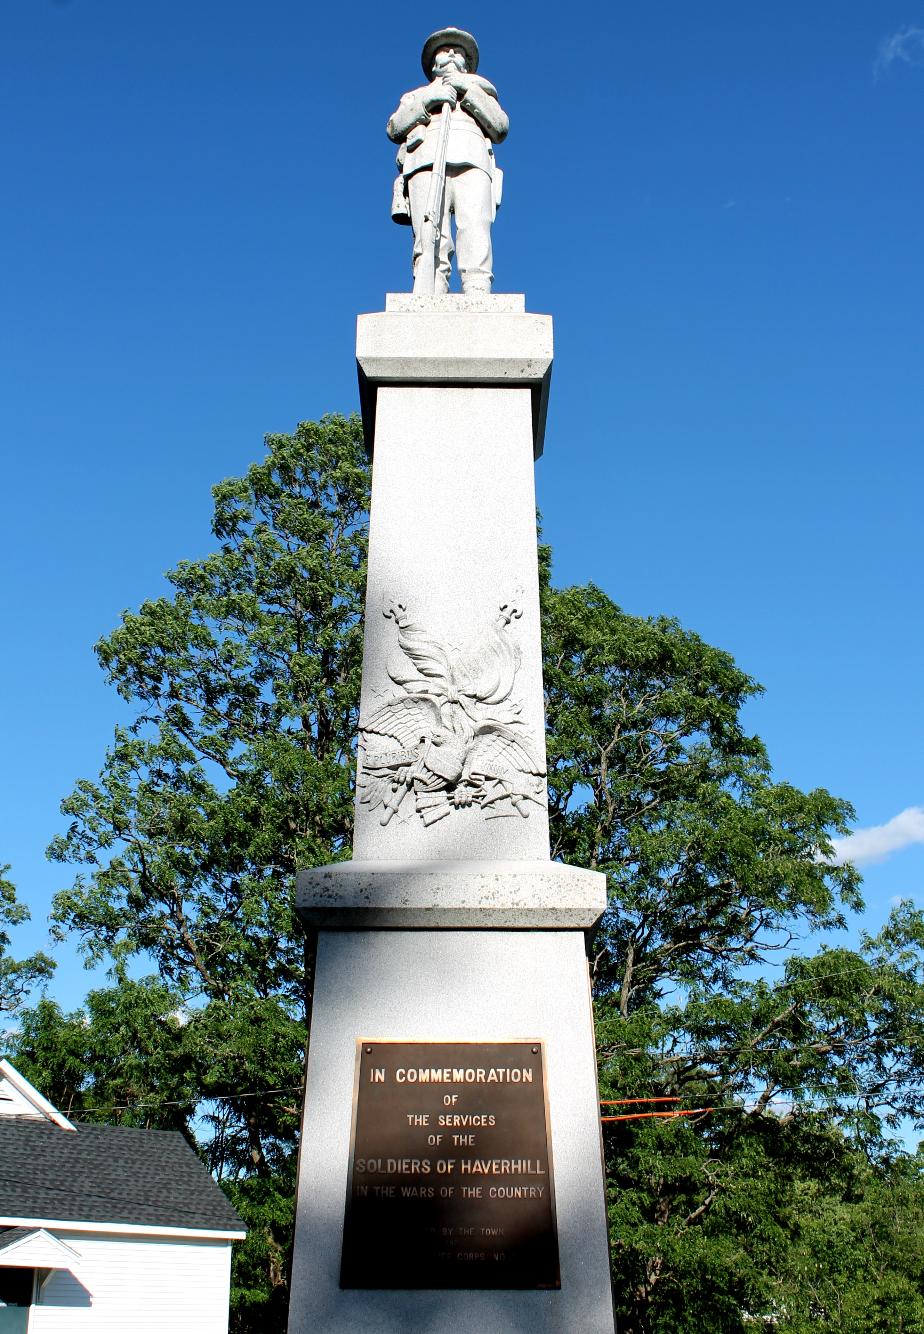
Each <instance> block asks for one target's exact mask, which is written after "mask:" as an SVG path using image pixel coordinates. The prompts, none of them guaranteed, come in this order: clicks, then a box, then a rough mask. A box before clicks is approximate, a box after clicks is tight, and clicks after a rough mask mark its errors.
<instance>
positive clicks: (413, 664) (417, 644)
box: [358, 601, 545, 825]
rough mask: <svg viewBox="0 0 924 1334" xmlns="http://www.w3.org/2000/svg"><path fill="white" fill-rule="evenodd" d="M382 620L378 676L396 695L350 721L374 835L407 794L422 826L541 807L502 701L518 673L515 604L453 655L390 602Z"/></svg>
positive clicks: (521, 736) (525, 733) (536, 764)
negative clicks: (384, 639) (385, 630)
mask: <svg viewBox="0 0 924 1334" xmlns="http://www.w3.org/2000/svg"><path fill="white" fill-rule="evenodd" d="M383 615H384V616H386V617H387V618H389V619H390V620H393V621H394V622H395V625H396V627H397V631H398V635H397V640H398V650H399V651H398V652H396V653H395V654H394V655H393V656H392V657H391V658H390V659H389V661H388V663H387V671H388V675H389V676H390V677H391V679H392V681H393V682H394V684H395V685H396V686H398V687H400V690H401V693H399V694H396V695H393V696H392V697H391V698H390V699H389V700H387V701H386V702H385V703H384V704H382V705H380V706H379V707H377V708H376V709H375V711H374V712H373V713H372V714H371V715H369V716H367V717H364V718H363V719H361V721H360V742H361V753H360V768H359V779H358V783H359V789H360V801H361V802H363V803H365V804H366V805H368V806H369V807H370V809H371V810H378V809H379V808H381V812H382V814H381V817H380V823H381V824H383V825H387V824H388V822H389V821H390V820H391V819H392V817H393V816H394V815H395V813H396V812H397V811H398V810H399V809H400V807H401V805H402V803H403V802H404V800H405V798H406V797H407V796H409V795H410V794H411V793H413V794H414V805H415V807H416V810H417V814H418V815H419V816H420V818H421V820H422V821H423V823H424V824H425V825H432V824H435V823H436V822H437V820H442V819H444V818H445V816H447V815H449V814H450V812H451V811H453V810H457V809H459V808H460V807H464V806H473V805H477V806H480V807H481V808H482V809H483V810H484V811H485V812H486V815H487V818H489V819H491V818H496V817H498V816H507V815H514V814H519V815H521V816H523V817H524V818H525V817H526V816H528V815H529V805H530V802H535V803H536V804H537V805H541V804H542V802H543V800H544V779H545V768H544V766H543V764H542V763H541V761H540V760H539V758H538V756H537V748H536V747H535V745H534V742H533V739H532V737H531V735H530V732H529V729H528V728H527V727H526V725H525V724H524V722H523V721H522V719H521V718H520V705H519V704H516V703H515V702H514V701H513V700H512V699H511V695H512V692H513V686H514V681H515V679H516V675H517V672H518V670H519V667H520V649H519V645H518V644H516V643H515V641H514V640H513V639H512V638H511V636H510V633H509V630H510V623H511V621H513V620H515V619H519V617H520V616H521V615H522V612H521V611H520V609H519V607H518V606H517V604H516V602H515V601H509V602H505V603H502V604H501V606H500V608H499V615H498V616H497V617H496V618H495V620H494V622H493V623H492V624H491V625H490V626H488V627H487V628H486V630H485V631H484V633H483V634H482V635H481V636H480V637H479V638H478V639H477V640H476V641H474V642H473V643H471V644H469V645H466V646H465V648H463V649H462V650H460V651H449V650H447V649H446V648H444V647H443V646H442V645H441V644H439V643H437V641H436V640H434V639H432V638H431V637H430V636H429V635H428V634H427V633H426V631H425V630H424V629H423V627H422V626H420V625H417V624H415V623H414V622H413V621H412V620H411V619H410V617H409V615H408V612H407V608H406V607H405V606H404V605H403V604H402V603H400V602H390V603H389V605H388V606H387V607H386V608H385V609H384V611H383ZM389 743H391V744H389Z"/></svg>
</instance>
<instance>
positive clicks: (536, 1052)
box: [533, 1047, 539, 1056]
mask: <svg viewBox="0 0 924 1334" xmlns="http://www.w3.org/2000/svg"><path fill="white" fill-rule="evenodd" d="M538 1054H539V1048H538V1047H533V1055H534V1056H538Z"/></svg>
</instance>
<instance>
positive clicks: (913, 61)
mask: <svg viewBox="0 0 924 1334" xmlns="http://www.w3.org/2000/svg"><path fill="white" fill-rule="evenodd" d="M897 60H898V61H900V62H901V63H902V64H903V65H924V28H915V27H912V26H910V25H909V26H908V27H907V28H899V30H898V32H894V33H893V34H892V36H891V37H884V38H883V39H882V41H881V42H880V43H879V51H878V52H877V55H876V63H875V65H874V66H873V73H874V74H875V76H876V78H878V77H879V75H880V74H885V72H886V70H887V69H888V68H889V66H890V65H894V64H895V62H896V61H897Z"/></svg>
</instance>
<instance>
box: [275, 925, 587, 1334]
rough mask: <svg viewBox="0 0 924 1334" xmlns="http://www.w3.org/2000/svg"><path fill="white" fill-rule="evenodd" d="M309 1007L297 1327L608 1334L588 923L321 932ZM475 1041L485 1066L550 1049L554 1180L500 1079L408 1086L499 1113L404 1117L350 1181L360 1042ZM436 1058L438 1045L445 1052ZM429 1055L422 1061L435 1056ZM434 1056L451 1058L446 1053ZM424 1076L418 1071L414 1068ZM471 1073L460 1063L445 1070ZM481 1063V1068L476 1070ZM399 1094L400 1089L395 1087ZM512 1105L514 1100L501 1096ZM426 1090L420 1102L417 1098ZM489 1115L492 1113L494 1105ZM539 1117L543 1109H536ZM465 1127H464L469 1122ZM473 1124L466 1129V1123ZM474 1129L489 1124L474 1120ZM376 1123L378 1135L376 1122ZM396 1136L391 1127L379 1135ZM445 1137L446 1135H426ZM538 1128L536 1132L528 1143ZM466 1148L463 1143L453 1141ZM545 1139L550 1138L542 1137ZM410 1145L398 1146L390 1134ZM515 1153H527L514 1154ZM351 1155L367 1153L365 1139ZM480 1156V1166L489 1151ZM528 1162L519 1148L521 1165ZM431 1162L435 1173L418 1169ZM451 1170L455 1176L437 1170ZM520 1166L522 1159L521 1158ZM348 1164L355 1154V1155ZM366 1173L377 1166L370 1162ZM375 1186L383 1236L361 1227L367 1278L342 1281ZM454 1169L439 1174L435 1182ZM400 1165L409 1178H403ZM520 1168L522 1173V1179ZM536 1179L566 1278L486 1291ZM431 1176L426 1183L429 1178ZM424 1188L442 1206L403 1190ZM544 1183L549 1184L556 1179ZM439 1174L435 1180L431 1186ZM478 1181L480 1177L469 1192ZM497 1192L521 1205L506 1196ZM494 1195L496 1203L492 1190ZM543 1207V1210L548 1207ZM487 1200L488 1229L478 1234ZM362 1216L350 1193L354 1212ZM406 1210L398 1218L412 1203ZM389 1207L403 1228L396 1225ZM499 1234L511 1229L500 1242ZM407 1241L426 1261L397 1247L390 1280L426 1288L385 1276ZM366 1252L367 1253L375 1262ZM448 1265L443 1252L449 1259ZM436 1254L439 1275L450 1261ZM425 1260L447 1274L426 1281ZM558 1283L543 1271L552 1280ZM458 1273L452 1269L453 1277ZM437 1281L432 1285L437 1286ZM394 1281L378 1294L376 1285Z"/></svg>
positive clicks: (547, 1071)
mask: <svg viewBox="0 0 924 1334" xmlns="http://www.w3.org/2000/svg"><path fill="white" fill-rule="evenodd" d="M314 995H315V1003H314V1013H313V1016H312V1021H311V1039H310V1045H309V1052H308V1071H307V1097H306V1101H305V1117H304V1124H303V1127H302V1139H301V1151H300V1158H299V1181H298V1217H297V1228H296V1244H295V1255H294V1261H293V1273H292V1292H293V1299H292V1308H291V1314H290V1319H289V1334H315V1332H316V1331H320V1330H323V1331H324V1332H325V1334H339V1332H340V1331H343V1334H346V1331H364V1334H365V1332H366V1331H368V1332H369V1334H371V1332H372V1331H381V1334H385V1332H386V1331H394V1334H399V1331H400V1334H408V1332H409V1331H414V1332H415V1334H416V1332H417V1331H428V1332H430V1331H432V1332H433V1334H436V1332H437V1331H439V1332H440V1334H443V1332H445V1334H450V1331H451V1332H452V1334H503V1332H504V1331H514V1330H520V1331H523V1330H528V1331H530V1334H552V1332H553V1331H555V1334H576V1331H580V1332H581V1334H613V1313H612V1300H611V1290H610V1273H609V1256H608V1248H607V1227H606V1215H605V1202H604V1194H603V1176H602V1172H601V1153H602V1145H601V1134H600V1121H599V1107H598V1097H599V1094H598V1092H597V1075H596V1061H595V1055H594V1041H593V1024H592V1016H591V1004H590V988H589V985H588V970H587V960H586V956H585V950H584V934H583V932H581V931H575V930H564V931H535V930H534V931H465V930H459V931H445V930H443V931H374V930H373V931H349V930H348V931H330V930H324V931H321V932H320V933H319V938H318V950H317V969H316V974H315V983H314ZM364 1040H367V1041H368V1043H369V1044H370V1045H369V1047H368V1048H367V1050H369V1051H373V1050H374V1047H373V1046H372V1045H371V1044H374V1043H378V1042H400V1043H401V1044H407V1043H423V1044H427V1043H453V1044H456V1043H471V1044H473V1045H472V1048H471V1050H472V1053H473V1055H472V1056H471V1057H470V1058H469V1060H470V1063H471V1064H472V1065H477V1064H478V1063H479V1062H483V1060H484V1057H483V1056H481V1055H480V1054H479V1053H480V1052H481V1051H482V1050H483V1049H484V1044H491V1043H501V1044H505V1043H530V1044H532V1046H531V1047H530V1048H529V1050H530V1051H535V1050H537V1049H540V1050H541V1052H542V1056H541V1058H536V1059H541V1060H542V1061H543V1063H544V1091H545V1097H546V1101H547V1109H548V1111H547V1126H548V1140H547V1157H546V1158H544V1159H543V1160H542V1172H543V1175H542V1176H539V1177H535V1176H523V1175H518V1174H517V1173H519V1172H520V1171H521V1170H522V1171H527V1172H528V1171H531V1170H532V1169H533V1168H536V1167H537V1163H536V1162H535V1161H531V1160H530V1157H529V1156H528V1155H530V1154H532V1155H535V1154H536V1153H537V1152H538V1151H537V1150H536V1149H535V1147H533V1148H530V1147H529V1145H530V1144H534V1143H535V1130H536V1127H535V1125H534V1124H533V1125H529V1124H526V1123H524V1124H520V1123H519V1122H518V1121H517V1120H516V1118H515V1116H514V1114H513V1112H511V1111H506V1110H503V1109H504V1108H507V1107H509V1106H510V1105H511V1099H512V1102H513V1105H515V1104H516V1097H515V1096H514V1094H515V1093H516V1090H514V1094H511V1090H510V1089H509V1088H506V1087H501V1086H498V1087H497V1089H496V1090H493V1091H492V1088H491V1085H490V1084H489V1085H487V1086H484V1085H474V1086H473V1084H471V1083H466V1082H452V1081H451V1080H450V1082H447V1083H446V1084H445V1085H440V1086H438V1088H437V1089H436V1090H434V1089H433V1088H426V1087H425V1086H424V1085H423V1084H420V1085H418V1086H413V1085H412V1086H411V1087H410V1093H408V1086H407V1085H406V1084H405V1085H402V1088H403V1096H404V1097H405V1099H407V1098H408V1097H410V1099H411V1101H410V1102H407V1107H408V1108H411V1110H412V1111H413V1110H414V1109H417V1108H418V1107H419V1108H420V1109H421V1110H422V1109H423V1107H424V1106H425V1105H426V1106H428V1107H429V1106H431V1104H432V1106H433V1107H434V1108H440V1109H441V1110H442V1109H443V1101H444V1099H445V1100H446V1107H448V1108H449V1109H450V1112H449V1115H452V1116H462V1117H464V1116H465V1115H466V1112H465V1108H466V1107H474V1106H477V1107H479V1108H481V1109H482V1111H481V1114H482V1115H483V1116H484V1115H485V1114H486V1113H487V1115H488V1116H490V1115H494V1114H495V1112H496V1116H495V1120H496V1121H497V1122H498V1124H497V1126H495V1127H494V1128H493V1129H492V1130H491V1131H490V1132H489V1131H488V1130H482V1129H472V1128H471V1122H469V1123H468V1125H469V1129H468V1130H466V1131H463V1132H462V1134H461V1136H460V1135H459V1134H458V1132H454V1131H453V1130H452V1129H450V1128H447V1127H445V1126H444V1127H443V1128H442V1129H438V1127H437V1122H438V1117H437V1116H436V1115H434V1114H433V1113H432V1112H431V1114H430V1116H429V1117H428V1118H427V1124H426V1125H423V1124H419V1125H407V1124H404V1125H401V1126H398V1125H397V1121H404V1122H407V1121H408V1120H409V1119H416V1120H422V1117H417V1118H413V1117H411V1116H409V1115H408V1114H405V1110H400V1111H399V1112H393V1113H392V1115H393V1116H394V1117H395V1120H396V1126H395V1133H396V1134H397V1135H398V1137H399V1139H400V1141H401V1144H402V1146H403V1147H401V1148H395V1149H394V1156H393V1157H392V1159H391V1160H390V1161H387V1160H386V1159H385V1158H380V1159H378V1160H376V1162H375V1163H373V1164H372V1165H371V1170H370V1171H369V1173H368V1175H367V1176H365V1177H363V1176H359V1177H358V1176H357V1175H356V1171H355V1170H354V1172H353V1174H352V1176H351V1139H352V1136H353V1134H354V1133H355V1125H356V1114H357V1102H359V1106H360V1107H362V1105H363V1104H362V1096H363V1095H362V1093H361V1092H360V1094H359V1099H357V1091H358V1090H357V1082H356V1081H357V1071H358V1068H359V1067H358V1065H357V1042H358V1041H359V1043H360V1047H361V1048H362V1044H363V1041H364ZM434 1050H435V1051H436V1050H438V1049H436V1048H434ZM417 1051H418V1052H421V1051H422V1052H423V1053H424V1055H423V1056H422V1057H420V1058H419V1059H418V1061H417V1062H416V1063H417V1064H420V1063H424V1064H427V1063H428V1062H427V1059H426V1054H425V1053H426V1048H425V1047H424V1048H418V1049H417ZM435 1059H439V1058H435ZM415 1073H416V1072H415ZM436 1073H437V1074H445V1075H453V1074H454V1075H460V1074H461V1073H462V1072H461V1071H455V1072H453V1071H449V1070H447V1071H442V1072H440V1071H437V1072H436ZM469 1073H471V1072H469ZM394 1092H395V1094H399V1093H401V1092H402V1089H396V1090H394ZM505 1097H506V1098H507V1102H504V1098H505ZM418 1099H419V1100H418ZM491 1108H494V1112H491V1111H490V1109H491ZM533 1120H535V1117H533ZM457 1124H459V1123H457ZM461 1124H462V1125H465V1124H466V1123H465V1122H464V1121H463V1122H461ZM476 1125H477V1121H476ZM372 1129H373V1131H376V1130H377V1129H380V1128H379V1127H375V1126H373V1127H372ZM385 1129H386V1130H387V1129H388V1127H385ZM498 1133H502V1134H504V1135H505V1136H508V1137H509V1141H510V1144H511V1146H512V1147H511V1149H510V1150H509V1151H508V1152H510V1153H511V1155H512V1156H511V1157H510V1158H507V1157H504V1158H502V1159H501V1158H493V1157H487V1155H490V1154H492V1152H493V1150H492V1148H491V1147H490V1144H491V1139H490V1135H491V1134H495V1135H496V1134H498ZM436 1134H441V1135H442V1136H443V1138H442V1141H441V1142H440V1144H439V1145H434V1144H433V1143H431V1142H430V1141H432V1140H433V1138H434V1137H435V1135H436ZM530 1136H533V1138H530ZM454 1137H456V1138H461V1139H463V1140H469V1139H470V1140H471V1143H465V1144H463V1145H455V1146H454V1145H453V1142H452V1141H453V1138H454ZM543 1142H545V1141H543ZM395 1143H396V1144H397V1143H398V1140H395ZM518 1146H519V1147H518ZM356 1152H357V1153H360V1152H362V1148H361V1146H359V1147H357V1149H356ZM482 1155H485V1158H484V1159H482ZM520 1155H525V1156H523V1157H521V1156H520ZM462 1157H466V1158H467V1160H468V1161H469V1163H471V1162H474V1163H476V1165H477V1164H478V1163H481V1166H480V1167H477V1169H476V1170H477V1171H478V1172H479V1173H482V1172H483V1173H484V1174H483V1175H463V1174H460V1160H461V1158H462ZM414 1160H426V1161H428V1162H429V1163H430V1168H431V1170H430V1171H429V1172H426V1173H423V1169H422V1168H421V1167H420V1165H419V1163H418V1165H417V1167H416V1168H415V1167H414V1166H413V1161H414ZM438 1160H440V1161H442V1163H443V1169H445V1164H446V1163H447V1162H452V1163H453V1166H452V1168H450V1169H447V1170H442V1169H441V1168H440V1166H439V1163H438ZM511 1163H512V1164H513V1166H512V1167H511V1166H510V1164H511ZM353 1166H354V1169H355V1168H356V1163H355V1161H354V1164H353ZM362 1166H363V1167H364V1168H369V1167H370V1164H369V1163H368V1162H367V1163H364V1164H362ZM394 1171H397V1172H398V1173H399V1175H398V1177H397V1183H398V1184H397V1185H387V1184H380V1185H379V1186H378V1189H379V1190H380V1191H383V1192H387V1191H388V1190H392V1191H393V1192H394V1194H393V1195H392V1196H390V1197H387V1198H384V1199H383V1200H382V1201H381V1209H380V1212H381V1217H382V1225H381V1227H380V1229H379V1232H378V1233H372V1234H369V1233H368V1231H367V1232H366V1233H365V1234H364V1236H365V1237H366V1241H367V1243H368V1244H367V1246H366V1248H365V1249H360V1250H359V1252H358V1253H354V1254H353V1255H352V1258H351V1261H350V1266H349V1275H348V1280H347V1281H348V1282H349V1283H351V1284H360V1285H362V1284H365V1283H368V1284H369V1285H370V1286H345V1287H341V1259H342V1248H343V1242H344V1225H345V1220H346V1218H347V1211H348V1197H349V1196H350V1193H351V1189H352V1188H353V1186H354V1185H355V1182H356V1181H357V1180H367V1181H369V1182H371V1183H373V1184H372V1185H371V1186H370V1187H369V1188H368V1189H375V1188H376V1187H375V1184H374V1183H376V1182H379V1183H387V1182H390V1181H393V1180H395V1178H394V1176H393V1173H394ZM441 1171H442V1174H441ZM401 1172H405V1173H406V1175H404V1176H402V1175H400V1173H401ZM511 1173H512V1174H511ZM527 1180H529V1181H542V1182H543V1187H542V1189H549V1190H550V1191H552V1192H553V1196H554V1220H555V1222H554V1235H553V1236H552V1237H551V1238H549V1237H548V1236H546V1237H545V1238H544V1241H545V1243H546V1249H548V1245H549V1244H553V1245H554V1244H555V1243H557V1257H558V1275H559V1278H560V1287H557V1288H552V1289H539V1288H532V1289H531V1288H527V1287H525V1286H519V1287H516V1288H511V1289H506V1290H505V1289H502V1288H486V1287H485V1286H484V1285H485V1284H486V1283H490V1282H492V1281H493V1279H492V1275H491V1273H486V1272H485V1267H486V1266H490V1267H493V1266H494V1265H496V1264H501V1265H502V1264H503V1263H504V1255H505V1248H507V1251H508V1254H509V1248H513V1247H515V1246H516V1244H517V1230H518V1228H521V1227H523V1226H525V1225H526V1220H527V1219H528V1218H529V1217H530V1216H531V1213H530V1211H532V1210H534V1209H535V1208H536V1203H537V1202H536V1201H531V1200H529V1199H526V1200H524V1199H521V1198H517V1196H518V1195H519V1193H521V1192H523V1191H524V1190H528V1189H538V1188H536V1187H529V1188H524V1186H522V1185H520V1184H519V1183H521V1182H525V1181H527ZM422 1181H423V1182H426V1183H428V1186H424V1187H421V1186H420V1184H419V1183H420V1182H422ZM450 1181H451V1182H454V1183H455V1186H454V1190H455V1192H456V1194H455V1195H454V1197H453V1198H452V1199H451V1200H450V1201H449V1202H448V1203H447V1205H446V1207H445V1210H444V1211H442V1212H439V1210H437V1212H436V1213H433V1212H432V1210H433V1209H435V1208H437V1204H438V1200H439V1191H440V1190H441V1189H448V1187H447V1186H446V1185H445V1183H446V1182H450ZM406 1182H413V1183H416V1184H415V1185H414V1186H413V1187H412V1188H411V1189H413V1190H414V1191H418V1192H419V1191H421V1190H423V1191H424V1192H426V1190H427V1189H428V1188H430V1189H432V1190H433V1191H434V1194H435V1198H434V1199H432V1200H431V1199H422V1200H421V1199H418V1198H416V1197H415V1198H412V1199H410V1200H406V1199H402V1193H406V1192H407V1191H408V1190H409V1187H408V1186H407V1185H403V1184H402V1183H406ZM546 1182H549V1183H550V1184H549V1185H548V1186H546V1185H545V1183H546ZM429 1183H432V1185H429ZM465 1183H471V1184H469V1185H467V1186H466V1189H469V1190H475V1189H477V1190H479V1191H481V1192H482V1193H483V1199H479V1201H477V1202H476V1205H477V1207H476V1208H475V1212H474V1213H471V1212H470V1213H469V1214H468V1215H466V1214H465V1213H464V1212H462V1213H460V1212H459V1192H460V1191H461V1189H462V1186H463V1185H465ZM475 1183H477V1185H476V1184H475ZM498 1190H500V1191H502V1192H510V1193H511V1194H512V1195H513V1196H514V1197H515V1198H506V1197H505V1198H502V1199H501V1200H498V1199H496V1195H497V1192H498ZM489 1192H494V1195H493V1196H491V1198H490V1199H489V1198H488V1196H489ZM543 1202H544V1200H540V1201H539V1203H540V1204H541V1203H543ZM482 1203H483V1204H484V1207H485V1209H486V1210H488V1212H486V1213H484V1215H483V1216H484V1217H485V1218H490V1220H491V1226H489V1227H486V1228H483V1227H480V1226H478V1219H479V1218H480V1217H481V1216H482V1215H481V1214H480V1213H479V1210H480V1208H481V1205H482ZM352 1207H353V1208H354V1209H355V1207H356V1206H355V1202H354V1204H353V1206H352ZM418 1209H420V1210H424V1211H426V1210H430V1211H431V1212H430V1213H428V1214H427V1213H425V1214H423V1215H421V1214H417V1215H416V1217H418V1218H421V1217H424V1218H428V1219H430V1220H433V1222H434V1226H433V1227H431V1228H430V1232H433V1231H436V1232H442V1233H445V1243H444V1249H442V1250H440V1249H437V1250H434V1251H429V1250H428V1248H430V1247H432V1246H437V1247H438V1246H439V1244H440V1243H439V1241H436V1242H434V1241H433V1240H432V1239H431V1238H430V1237H429V1236H427V1235H426V1234H425V1233H421V1237H422V1241H421V1240H420V1238H419V1239H418V1241H417V1242H414V1241H413V1240H412V1239H413V1237H414V1226H415V1225H414V1217H415V1212H414V1211H415V1210H418ZM402 1211H403V1212H402ZM392 1216H393V1217H394V1226H389V1219H390V1218H391V1217H392ZM465 1217H467V1218H468V1222H469V1224H470V1229H469V1230H467V1231H466V1235H465V1237H464V1239H463V1240H462V1241H461V1242H460V1240H459V1237H458V1234H457V1225H458V1222H459V1220H460V1218H465ZM498 1234H503V1235H502V1236H499V1235H498ZM396 1235H397V1236H399V1237H408V1238H409V1240H408V1243H407V1245H408V1247H410V1246H412V1245H418V1246H420V1247H421V1248H422V1249H423V1250H426V1251H427V1252H428V1253H427V1254H423V1255H419V1256H418V1257H415V1256H413V1255H406V1254H404V1253H403V1251H402V1250H400V1249H399V1250H398V1251H397V1252H396V1253H395V1261H394V1264H395V1272H394V1279H395V1280H396V1281H398V1282H405V1283H406V1282H408V1279H407V1272H408V1270H410V1272H411V1273H413V1274H416V1275H418V1277H419V1280H420V1286H419V1287H414V1288H412V1287H398V1288H393V1287H390V1286H385V1284H386V1283H387V1282H388V1277H387V1271H386V1274H385V1275H384V1276H383V1272H382V1268H381V1252H382V1251H384V1250H386V1249H387V1248H389V1247H391V1248H392V1251H393V1252H394V1247H395V1246H396V1244H397V1245H398V1246H399V1247H402V1246H404V1242H403V1241H402V1240H400V1239H399V1240H398V1241H397V1243H396ZM447 1255H451V1257H452V1260H453V1264H454V1268H456V1269H457V1270H458V1279H457V1280H455V1281H456V1284H457V1286H455V1287H451V1288H450V1287H448V1286H447V1279H446V1256H447ZM364 1256H365V1257H367V1258H366V1259H364ZM438 1257H440V1258H439V1259H438ZM440 1263H442V1269H440V1268H439V1264H440ZM428 1266H431V1267H433V1268H434V1273H435V1275H436V1276H435V1278H428ZM543 1277H544V1279H546V1280H547V1278H548V1273H545V1274H544V1276H543ZM449 1281H450V1282H451V1281H452V1279H451V1278H450V1280H449ZM428 1282H429V1283H431V1284H432V1286H427V1284H428ZM379 1285H382V1286H379Z"/></svg>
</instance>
